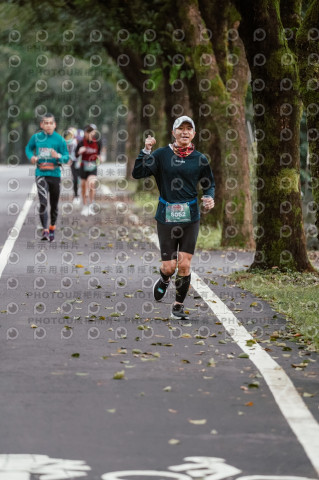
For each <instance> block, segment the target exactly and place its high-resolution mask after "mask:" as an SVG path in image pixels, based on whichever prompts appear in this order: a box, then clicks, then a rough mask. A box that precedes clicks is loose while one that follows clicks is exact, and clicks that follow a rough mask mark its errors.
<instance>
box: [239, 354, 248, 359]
mask: <svg viewBox="0 0 319 480" xmlns="http://www.w3.org/2000/svg"><path fill="white" fill-rule="evenodd" d="M238 358H249V355H248V353H240V354H239V355H238Z"/></svg>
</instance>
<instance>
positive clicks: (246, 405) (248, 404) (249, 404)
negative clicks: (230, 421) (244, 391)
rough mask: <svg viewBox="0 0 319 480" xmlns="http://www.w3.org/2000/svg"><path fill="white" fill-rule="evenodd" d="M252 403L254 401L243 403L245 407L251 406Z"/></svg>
mask: <svg viewBox="0 0 319 480" xmlns="http://www.w3.org/2000/svg"><path fill="white" fill-rule="evenodd" d="M253 405H254V402H247V403H245V407H252V406H253Z"/></svg>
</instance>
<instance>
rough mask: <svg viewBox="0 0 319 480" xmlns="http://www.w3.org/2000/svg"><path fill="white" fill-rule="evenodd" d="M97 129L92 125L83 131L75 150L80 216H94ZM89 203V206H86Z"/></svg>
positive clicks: (98, 144) (97, 159)
mask: <svg viewBox="0 0 319 480" xmlns="http://www.w3.org/2000/svg"><path fill="white" fill-rule="evenodd" d="M96 136H97V127H96V126H95V125H93V124H91V125H87V126H86V127H85V129H84V137H83V140H81V141H80V142H79V143H78V145H77V147H76V150H75V156H76V157H79V156H80V155H81V167H80V176H81V191H82V202H83V209H82V211H81V215H85V216H88V215H90V214H92V215H94V209H93V208H90V207H92V203H93V202H94V200H95V191H96V177H97V165H98V162H99V160H100V153H101V142H100V141H99V140H97V138H96ZM88 202H89V204H88Z"/></svg>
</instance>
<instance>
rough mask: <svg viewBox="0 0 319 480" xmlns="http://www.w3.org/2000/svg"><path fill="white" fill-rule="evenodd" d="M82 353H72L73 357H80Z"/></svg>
mask: <svg viewBox="0 0 319 480" xmlns="http://www.w3.org/2000/svg"><path fill="white" fill-rule="evenodd" d="M79 356H80V354H79V353H72V355H71V357H73V358H79Z"/></svg>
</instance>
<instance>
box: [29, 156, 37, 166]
mask: <svg viewBox="0 0 319 480" xmlns="http://www.w3.org/2000/svg"><path fill="white" fill-rule="evenodd" d="M30 161H31V163H32V164H33V165H34V164H35V163H37V161H38V157H37V156H36V155H33V157H31V159H30Z"/></svg>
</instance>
